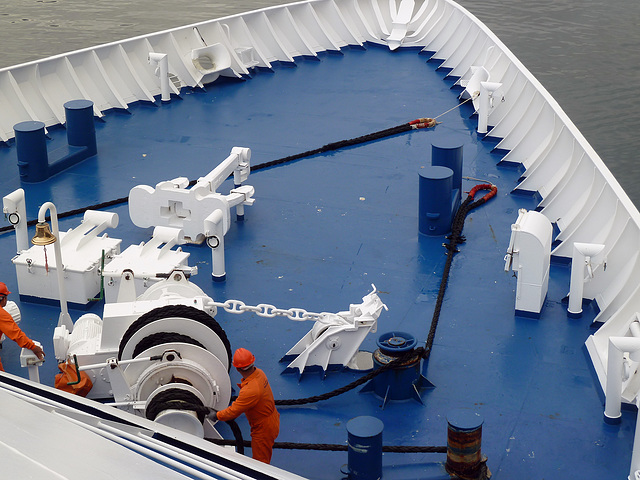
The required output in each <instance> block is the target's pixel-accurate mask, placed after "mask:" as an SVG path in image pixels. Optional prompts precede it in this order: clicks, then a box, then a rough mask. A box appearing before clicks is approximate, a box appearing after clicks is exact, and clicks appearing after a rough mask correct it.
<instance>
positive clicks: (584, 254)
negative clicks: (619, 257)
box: [568, 242, 606, 314]
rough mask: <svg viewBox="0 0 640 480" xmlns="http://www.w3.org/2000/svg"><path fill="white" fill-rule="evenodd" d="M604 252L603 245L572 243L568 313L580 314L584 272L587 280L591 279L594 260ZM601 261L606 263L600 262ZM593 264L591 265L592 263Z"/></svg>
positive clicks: (595, 262) (595, 261)
mask: <svg viewBox="0 0 640 480" xmlns="http://www.w3.org/2000/svg"><path fill="white" fill-rule="evenodd" d="M603 250H604V245H602V244H597V243H578V242H576V243H574V244H573V255H572V258H571V285H570V290H569V307H568V312H569V313H572V314H581V313H582V293H583V292H584V283H585V270H586V271H587V280H586V281H588V279H590V278H592V277H593V267H594V266H595V264H597V260H596V259H595V258H594V257H596V256H597V255H598V254H600V253H601V252H602V251H603ZM601 261H603V262H604V261H606V259H605V260H601ZM592 262H593V263H592Z"/></svg>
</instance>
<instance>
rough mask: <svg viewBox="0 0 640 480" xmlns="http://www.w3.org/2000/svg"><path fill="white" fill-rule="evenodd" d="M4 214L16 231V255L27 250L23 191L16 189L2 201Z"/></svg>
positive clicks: (27, 240) (25, 208) (27, 238)
mask: <svg viewBox="0 0 640 480" xmlns="http://www.w3.org/2000/svg"><path fill="white" fill-rule="evenodd" d="M2 203H3V207H4V208H3V211H4V214H5V215H6V216H7V218H8V219H9V223H11V225H13V228H14V229H15V231H16V246H17V248H18V253H20V252H22V251H23V250H29V237H28V235H27V207H26V203H25V200H24V190H23V189H22V188H18V189H17V190H15V191H13V192H11V193H10V194H9V195H7V196H5V197H4V198H3V199H2Z"/></svg>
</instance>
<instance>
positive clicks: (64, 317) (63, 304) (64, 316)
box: [38, 202, 73, 332]
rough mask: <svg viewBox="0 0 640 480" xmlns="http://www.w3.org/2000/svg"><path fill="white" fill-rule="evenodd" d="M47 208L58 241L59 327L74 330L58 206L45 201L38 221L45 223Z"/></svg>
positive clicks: (55, 244) (56, 250) (56, 252)
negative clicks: (59, 226)
mask: <svg viewBox="0 0 640 480" xmlns="http://www.w3.org/2000/svg"><path fill="white" fill-rule="evenodd" d="M47 210H49V212H50V214H51V228H52V230H53V232H52V233H53V234H54V235H55V237H56V239H57V240H56V241H55V242H54V243H53V249H54V251H55V254H56V274H57V276H58V289H59V292H60V309H61V312H60V318H59V319H58V327H60V326H62V325H64V326H66V327H67V330H69V332H72V331H73V321H72V320H71V317H70V316H69V311H68V310H67V294H66V289H65V284H64V275H63V269H64V265H63V263H62V251H61V249H60V243H61V242H62V240H61V239H60V230H59V229H58V211H57V210H56V206H55V205H54V204H53V203H51V202H46V203H44V204H43V205H42V206H41V207H40V210H39V211H38V222H40V223H44V222H45V218H46V213H47Z"/></svg>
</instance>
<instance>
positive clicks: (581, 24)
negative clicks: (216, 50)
mask: <svg viewBox="0 0 640 480" xmlns="http://www.w3.org/2000/svg"><path fill="white" fill-rule="evenodd" d="M284 3H289V2H288V1H274V0H271V1H270V0H238V1H237V2H232V1H230V2H215V1H208V0H190V1H188V2H185V1H180V0H172V1H169V0H137V1H131V0H109V1H95V0H11V1H8V0H0V68H2V67H7V66H10V65H15V64H18V63H23V62H27V61H31V60H37V59H39V58H45V57H48V56H51V55H55V54H58V53H63V52H67V51H71V50H76V49H79V48H85V47H89V46H93V45H99V44H102V43H107V42H111V41H115V40H120V39H124V38H128V37H132V36H136V35H142V34H146V33H151V32H155V31H158V30H164V29H168V28H172V27H177V26H180V25H185V24H189V23H194V22H198V21H203V20H208V19H211V18H219V17H222V16H225V15H231V14H234V13H239V12H242V11H246V10H253V9H256V8H263V7H266V6H271V5H279V4H284ZM458 3H460V4H461V5H463V6H464V7H465V8H467V9H468V10H470V11H471V12H472V13H473V14H475V15H476V16H477V17H478V18H480V20H482V21H483V22H484V23H486V24H487V25H488V26H489V28H491V29H492V30H493V31H494V33H496V34H497V35H498V37H500V39H501V40H502V41H503V42H504V43H505V44H506V45H507V46H508V47H509V48H510V49H511V50H512V51H513V52H514V53H515V54H516V56H517V57H518V58H519V59H520V60H521V61H522V63H524V65H526V66H527V68H528V69H529V70H531V72H532V73H533V74H534V75H535V76H536V77H537V78H538V79H539V80H540V81H541V82H542V84H543V85H544V86H545V87H546V88H547V90H549V92H550V93H551V94H552V95H553V96H554V98H555V99H556V100H557V101H558V103H559V104H560V105H561V106H562V108H563V109H564V111H565V112H566V113H567V114H568V115H569V117H570V118H571V119H572V120H573V122H574V123H575V124H576V125H577V127H578V128H579V129H580V130H581V131H582V133H583V135H584V136H585V137H586V139H587V140H588V141H589V143H591V145H592V146H593V147H594V148H595V150H596V151H597V152H598V154H599V155H600V156H601V157H602V159H603V160H604V162H605V163H606V164H607V166H608V167H609V169H610V170H611V171H612V173H613V174H614V175H615V176H616V177H617V179H618V181H619V182H620V184H621V185H622V187H623V188H624V189H625V190H626V192H627V194H628V195H629V197H630V198H631V200H633V202H634V203H635V204H636V205H638V206H640V188H638V186H637V185H638V183H639V180H640V163H639V161H638V160H639V159H640V135H639V134H638V131H639V129H640V116H639V115H638V113H637V109H638V107H640V99H639V98H638V90H639V88H638V87H639V83H640V1H637V0H600V1H595V0H535V1H533V0H459V2H458Z"/></svg>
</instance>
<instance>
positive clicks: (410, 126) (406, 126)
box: [0, 102, 464, 234]
mask: <svg viewBox="0 0 640 480" xmlns="http://www.w3.org/2000/svg"><path fill="white" fill-rule="evenodd" d="M463 103H464V102H463ZM460 105H462V104H460ZM445 113H447V112H445ZM442 115H444V114H441V115H439V116H442ZM437 123H438V122H436V120H435V119H433V118H418V119H416V120H412V121H410V122H407V123H403V124H401V125H397V126H395V127H391V128H387V129H384V130H380V131H377V132H373V133H369V134H366V135H362V136H360V137H355V138H351V139H348V140H340V141H338V142H333V143H328V144H327V145H324V146H322V147H320V148H315V149H313V150H307V151H306V152H302V153H297V154H295V155H289V156H287V157H283V158H280V159H278V160H272V161H270V162H265V163H261V164H259V165H252V166H251V171H252V172H255V171H258V170H263V169H265V168H270V167H274V166H276V165H282V164H285V163H290V162H294V161H296V160H300V159H302V158H306V157H311V156H313V155H318V154H319V153H324V152H330V151H334V150H339V149H341V148H346V147H351V146H354V145H360V144H362V143H368V142H372V141H374V140H378V139H381V138H385V137H389V136H391V135H397V134H399V133H404V132H408V131H410V130H416V129H422V128H432V127H435V126H436V125H437ZM196 182H197V180H191V181H190V182H189V186H190V187H192V186H193V185H195V184H196ZM128 201H129V197H128V196H126V197H120V198H116V199H114V200H109V201H107V202H103V203H96V204H94V205H89V206H87V207H82V208H76V209H75V210H69V211H67V212H61V213H58V218H59V219H60V218H66V217H72V216H74V215H80V214H82V213H84V212H85V211H86V210H102V209H105V208H110V207H115V206H117V205H121V204H123V203H127V202H128ZM46 220H47V221H49V220H51V217H49V216H47V217H46ZM36 223H38V220H37V219H34V220H29V221H28V222H27V226H30V227H31V226H33V225H35V224H36ZM9 230H13V225H6V226H4V227H0V234H1V233H4V232H7V231H9Z"/></svg>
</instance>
